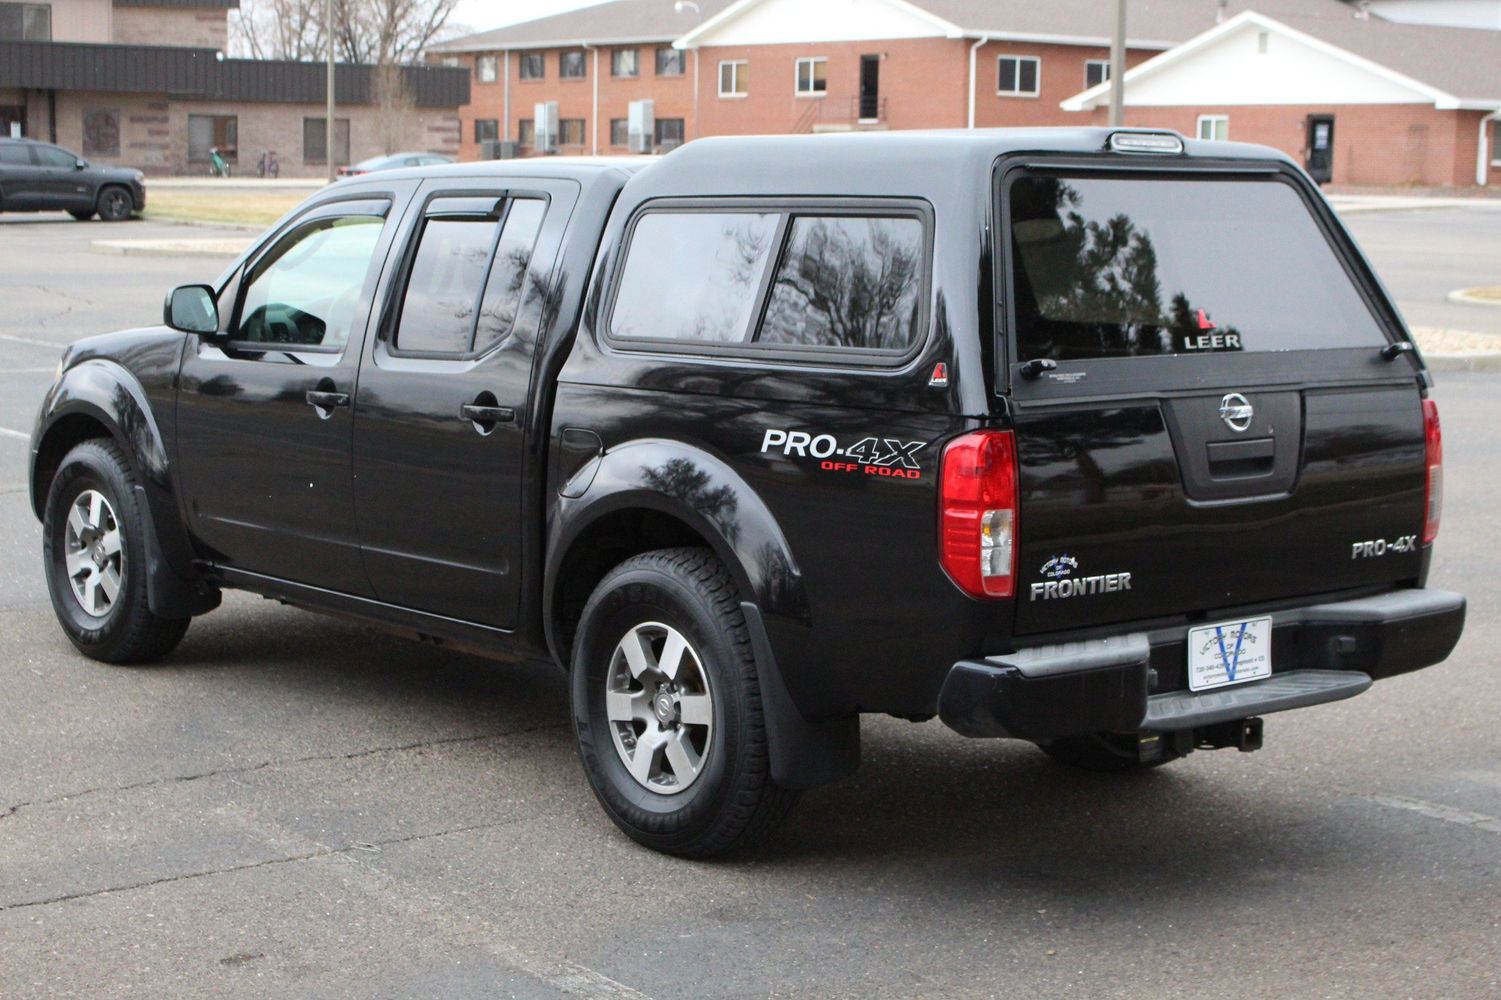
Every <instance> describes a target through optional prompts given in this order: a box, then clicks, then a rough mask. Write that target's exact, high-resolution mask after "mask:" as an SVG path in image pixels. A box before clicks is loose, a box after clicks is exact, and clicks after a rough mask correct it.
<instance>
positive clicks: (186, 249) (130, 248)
mask: <svg viewBox="0 0 1501 1000" xmlns="http://www.w3.org/2000/svg"><path fill="white" fill-rule="evenodd" d="M190 242H191V241H187V240H184V241H180V242H177V243H173V242H170V241H165V240H94V241H92V242H90V243H89V252H90V253H98V254H112V255H114V256H118V257H224V258H226V259H227V258H233V257H238V256H239V255H240V254H242V253H244V252H245V249H246V247H248V246H249V241H248V240H247V241H246V243H245V246H241V247H239V248H237V249H230V248H228V247H225V246H224V245H223V243H224V241H222V240H204V241H202V242H203V243H205V244H207V245H203V246H190V245H188V244H189V243H190Z"/></svg>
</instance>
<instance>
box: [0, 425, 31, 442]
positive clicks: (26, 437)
mask: <svg viewBox="0 0 1501 1000" xmlns="http://www.w3.org/2000/svg"><path fill="white" fill-rule="evenodd" d="M0 437H11V438H20V439H21V440H22V441H30V440H31V435H30V434H27V433H26V432H25V431H13V430H11V429H10V428H9V427H0Z"/></svg>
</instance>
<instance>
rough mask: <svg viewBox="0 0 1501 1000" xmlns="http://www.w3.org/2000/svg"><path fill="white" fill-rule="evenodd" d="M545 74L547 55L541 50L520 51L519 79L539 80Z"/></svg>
mask: <svg viewBox="0 0 1501 1000" xmlns="http://www.w3.org/2000/svg"><path fill="white" fill-rule="evenodd" d="M546 75H547V57H546V56H544V55H543V54H542V53H541V52H523V53H521V79H523V80H540V79H542V78H543V77H545V76H546Z"/></svg>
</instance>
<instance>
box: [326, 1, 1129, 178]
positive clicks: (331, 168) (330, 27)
mask: <svg viewBox="0 0 1501 1000" xmlns="http://www.w3.org/2000/svg"><path fill="white" fill-rule="evenodd" d="M1121 3H1123V4H1124V3H1125V0H1121ZM323 21H324V25H323V31H324V34H326V35H327V36H328V107H327V109H325V110H326V114H327V117H325V118H324V119H323V124H324V127H325V129H326V131H325V132H324V139H323V149H324V152H325V154H326V156H327V159H328V182H329V183H330V184H332V183H333V181H334V178H335V177H336V176H337V174H336V173H335V171H336V168H337V166H338V165H337V164H336V163H334V0H323Z"/></svg>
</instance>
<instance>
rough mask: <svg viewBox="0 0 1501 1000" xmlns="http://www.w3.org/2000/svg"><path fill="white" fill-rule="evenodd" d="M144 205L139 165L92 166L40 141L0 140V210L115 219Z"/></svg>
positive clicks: (125, 216) (125, 215) (126, 215)
mask: <svg viewBox="0 0 1501 1000" xmlns="http://www.w3.org/2000/svg"><path fill="white" fill-rule="evenodd" d="M145 207H146V184H145V174H142V173H141V172H140V171H139V170H132V169H130V168H128V167H99V166H95V165H93V164H91V163H89V162H88V161H87V160H85V159H83V158H82V157H80V156H77V155H75V154H73V153H70V152H68V151H67V150H66V149H63V148H62V147H61V146H53V145H51V144H49V143H45V142H35V141H33V140H31V139H0V212H67V213H68V214H69V215H71V216H73V218H75V219H77V220H79V221H80V222H82V221H83V220H85V219H92V218H93V217H94V216H95V215H96V214H97V215H98V216H99V217H100V218H101V219H104V220H105V221H107V222H120V221H121V220H124V219H128V218H130V217H131V215H132V214H134V213H135V212H139V211H141V210H143V209H144V208H145Z"/></svg>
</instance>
